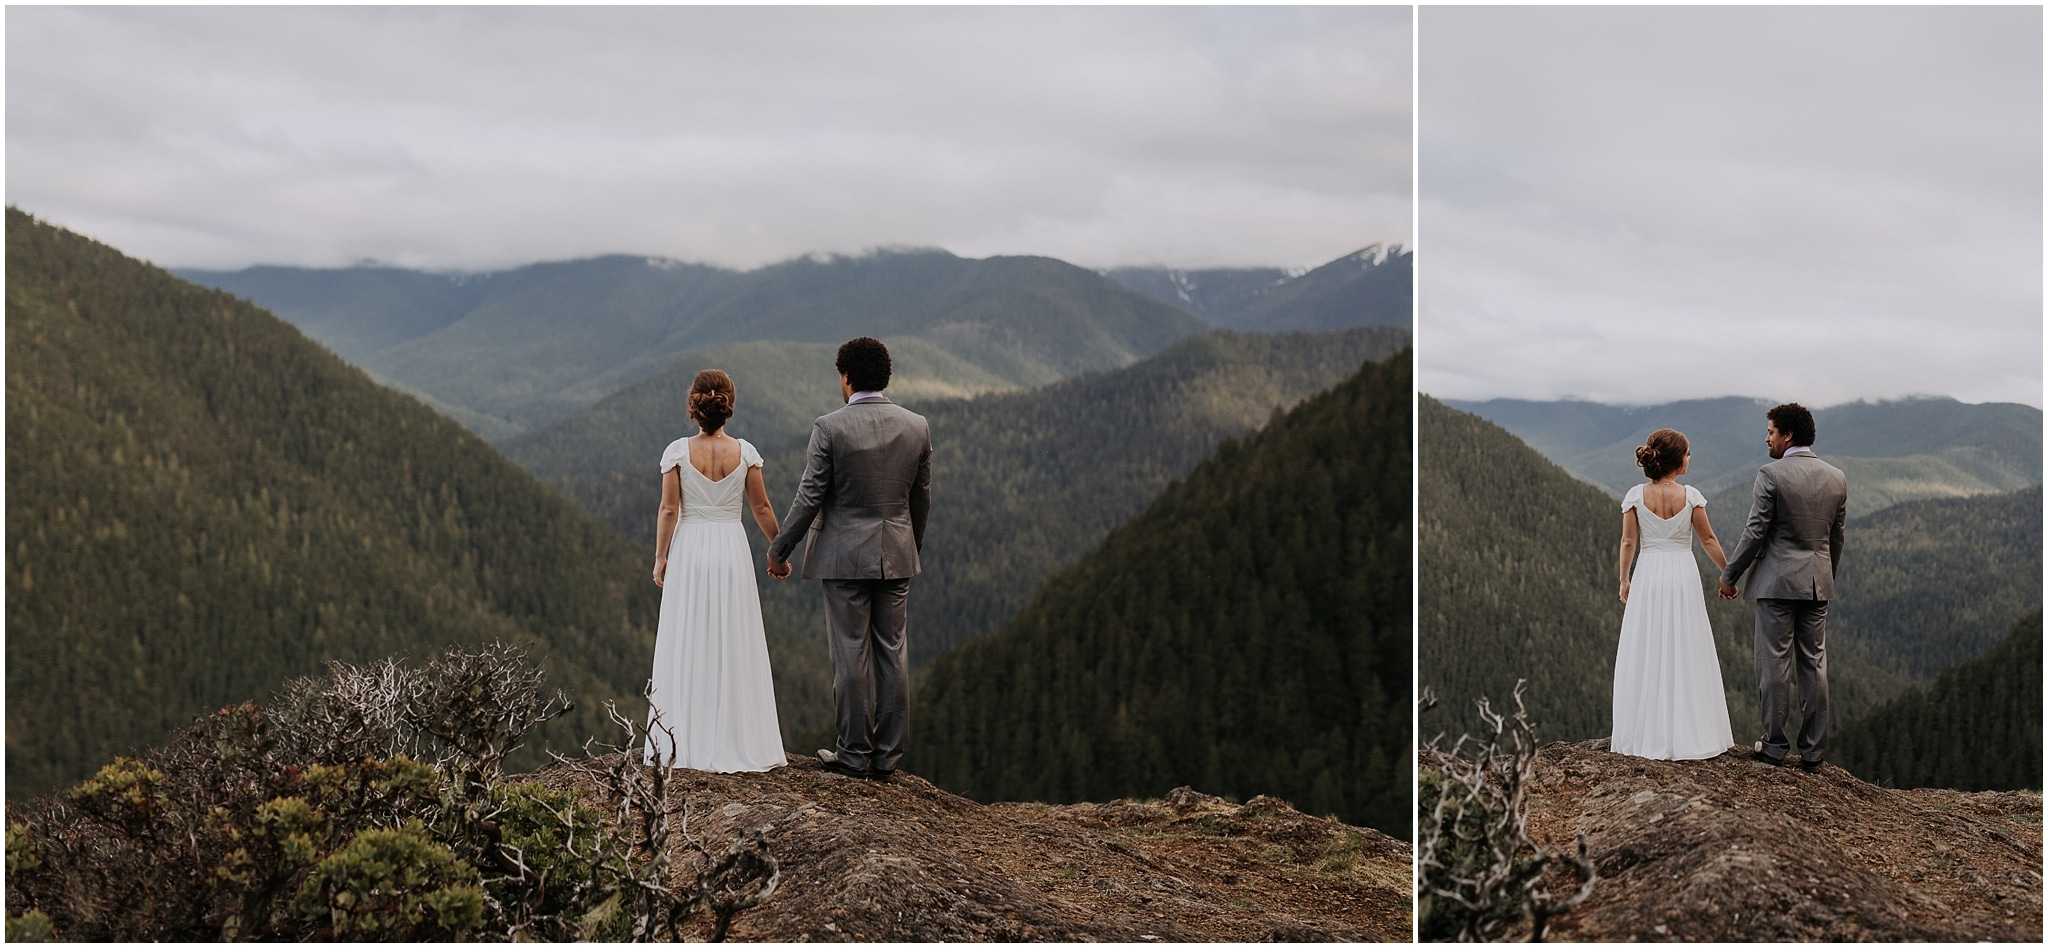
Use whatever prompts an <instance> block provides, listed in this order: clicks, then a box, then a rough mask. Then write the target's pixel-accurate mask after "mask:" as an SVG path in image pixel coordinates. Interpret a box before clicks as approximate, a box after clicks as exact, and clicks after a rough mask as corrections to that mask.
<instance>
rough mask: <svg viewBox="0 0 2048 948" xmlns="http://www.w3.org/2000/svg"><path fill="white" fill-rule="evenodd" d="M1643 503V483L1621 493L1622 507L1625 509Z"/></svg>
mask: <svg viewBox="0 0 2048 948" xmlns="http://www.w3.org/2000/svg"><path fill="white" fill-rule="evenodd" d="M1642 505H1643V485H1641V484H1637V485H1636V486H1634V487H1631V488H1629V489H1628V493H1626V494H1623V495H1621V509H1623V510H1629V509H1631V508H1635V507H1640V506H1642Z"/></svg>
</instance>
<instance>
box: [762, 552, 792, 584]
mask: <svg viewBox="0 0 2048 948" xmlns="http://www.w3.org/2000/svg"><path fill="white" fill-rule="evenodd" d="M767 557H768V575H770V576H773V577H775V578H776V579H788V578H789V573H790V566H789V563H788V561H786V560H785V561H781V562H777V561H776V559H775V554H773V553H770V554H767Z"/></svg>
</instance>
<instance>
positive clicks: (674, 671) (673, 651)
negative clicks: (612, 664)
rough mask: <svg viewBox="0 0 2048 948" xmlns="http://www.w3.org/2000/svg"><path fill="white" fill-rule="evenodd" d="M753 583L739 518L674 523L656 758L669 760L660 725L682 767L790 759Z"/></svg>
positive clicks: (653, 720)
mask: <svg viewBox="0 0 2048 948" xmlns="http://www.w3.org/2000/svg"><path fill="white" fill-rule="evenodd" d="M754 583H755V580H754V555H753V552H752V551H751V550H750V549H748V547H747V538H746V534H745V532H744V528H743V527H741V525H740V524H739V522H738V521H736V520H698V519H690V518H688V517H685V519H684V520H683V521H682V522H680V523H677V524H676V532H675V537H674V539H673V540H672V541H671V543H670V546H669V559H668V573H667V574H666V576H665V577H664V580H663V585H662V591H661V620H660V627H659V631H658V633H657V634H656V637H655V643H654V672H653V675H652V678H653V690H652V694H651V696H650V697H651V704H652V708H651V709H650V711H649V722H650V724H649V729H650V731H651V732H652V733H651V734H650V737H649V742H648V748H647V761H648V762H649V763H667V762H668V761H667V757H668V752H669V750H670V746H671V745H670V743H669V735H668V734H667V733H664V731H663V728H667V729H669V731H672V732H673V734H674V743H673V749H674V752H675V760H674V765H675V766H677V767H687V768H690V769H692V770H709V771H716V772H719V773H733V772H736V771H760V770H768V769H770V768H774V767H780V766H783V765H784V764H785V763H787V761H786V760H785V759H784V757H783V747H782V729H781V725H780V724H779V722H777V720H776V716H775V684H774V678H773V676H772V675H771V674H770V673H769V666H768V641H767V636H766V633H765V632H764V630H763V628H762V625H761V597H760V592H759V590H758V589H757V588H756V587H755V585H754ZM657 716H658V718H657ZM657 722H658V723H657Z"/></svg>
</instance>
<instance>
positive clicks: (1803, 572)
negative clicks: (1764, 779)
mask: <svg viewBox="0 0 2048 948" xmlns="http://www.w3.org/2000/svg"><path fill="white" fill-rule="evenodd" d="M1764 418H1765V419H1766V423H1765V428H1764V445H1765V446H1766V447H1768V448H1769V449H1770V452H1771V457H1772V459H1773V460H1772V461H1771V463H1769V464H1766V465H1764V466H1763V468H1762V469H1761V470H1759V471H1757V473H1756V489H1755V491H1754V498H1753V499H1752V500H1751V501H1750V506H1749V523H1748V524H1747V525H1745V526H1744V527H1743V528H1742V539H1740V540H1737V541H1736V543H1735V551H1734V552H1733V553H1730V554H1729V555H1728V566H1727V568H1726V569H1723V570H1722V571H1721V598H1723V599H1733V598H1735V597H1736V595H1737V594H1738V592H1739V593H1740V595H1742V596H1743V597H1744V598H1746V599H1754V600H1756V678H1757V690H1758V692H1759V697H1760V698H1761V700H1762V704H1763V717H1764V737H1763V740H1761V741H1758V742H1756V744H1755V745H1754V747H1753V748H1752V753H1753V755H1754V756H1755V757H1757V758H1758V759H1761V760H1763V761H1764V762H1765V763H1768V764H1773V765H1778V766H1782V765H1783V764H1784V763H1785V755H1786V753H1787V751H1789V750H1790V749H1791V747H1790V745H1789V744H1787V743H1786V740H1785V716H1786V706H1787V705H1788V704H1789V703H1790V700H1791V691H1792V666H1793V664H1794V662H1795V660H1796V661H1797V663H1798V666H1799V694H1800V696H1801V698H1802V702H1801V704H1802V710H1803V711H1805V713H1806V718H1805V721H1804V722H1803V723H1802V724H1801V725H1800V727H1799V766H1800V767H1801V768H1802V769H1804V770H1806V771H1807V772H1808V773H1811V772H1813V771H1815V770H1819V769H1820V766H1821V760H1822V757H1823V756H1824V755H1826V753H1827V749H1828V656H1827V624H1828V601H1829V600H1831V599H1833V598H1835V570H1836V568H1837V567H1838V566H1840V565H1841V562H1842V520H1843V518H1844V516H1845V515H1846V513H1847V512H1848V501H1849V481H1848V479H1847V478H1846V477H1844V476H1843V475H1842V472H1841V470H1840V469H1839V468H1837V467H1835V466H1834V465H1832V464H1829V463H1828V462H1826V461H1823V460H1821V459H1820V458H1818V457H1816V456H1815V455H1814V453H1813V413H1812V412H1810V411H1807V410H1806V409H1805V408H1804V407H1803V406H1801V405H1800V404H1799V403H1797V402H1793V403H1790V404H1785V405H1779V406H1778V407H1776V408H1773V409H1771V410H1770V411H1768V412H1765V413H1764ZM1752 564H1754V568H1753V569H1752ZM1745 569H1750V570H1751V572H1750V574H1749V582H1747V583H1745V584H1743V588H1742V589H1741V590H1739V591H1738V590H1737V588H1736V580H1738V579H1740V578H1741V577H1742V571H1743V570H1745Z"/></svg>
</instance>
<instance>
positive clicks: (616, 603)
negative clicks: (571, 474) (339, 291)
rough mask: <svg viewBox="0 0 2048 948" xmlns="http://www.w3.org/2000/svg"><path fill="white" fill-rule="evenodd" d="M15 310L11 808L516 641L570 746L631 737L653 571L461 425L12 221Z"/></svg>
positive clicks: (185, 289)
mask: <svg viewBox="0 0 2048 948" xmlns="http://www.w3.org/2000/svg"><path fill="white" fill-rule="evenodd" d="M6 306H7V537H8V541H9V543H10V544H11V545H12V546H11V549H10V550H9V554H10V555H9V556H8V558H7V563H8V573H7V587H6V588H7V607H6V608H7V777H8V783H7V790H8V793H9V794H10V795H30V794H36V793H41V792H46V791H49V790H53V789H56V788H58V787H60V786H63V785H65V784H67V783H69V782H72V781H75V780H78V779H80V778H83V777H84V776H86V775H88V774H90V773H91V772H92V771H93V770H94V769H95V768H97V767H99V766H100V765H102V764H105V763H108V762H110V761H111V760H112V759H113V757H114V756H115V755H116V754H122V753H130V752H133V751H134V750H136V749H138V748H140V747H144V746H148V745H150V744H153V743H156V742H159V741H161V740H162V739H164V738H165V737H166V736H167V735H169V734H170V733H171V732H172V731H173V730H174V729H176V728H179V727H182V726H184V725H186V724H188V723H190V721H191V720H192V718H193V717H194V716H195V715H198V714H202V713H205V712H209V711H212V710H214V709H216V708H218V707H220V706H222V705H225V704H229V703H237V702H242V701H249V700H261V699H263V698H265V697H266V696H268V695H270V694H272V693H273V692H274V691H276V690H277V688H278V687H279V686H280V685H281V684H282V683H283V682H285V681H286V680H287V679H289V678H292V677H295V676H300V675H307V674H312V673H317V672H320V671H321V670H322V669H323V663H324V662H325V661H327V660H329V659H345V660H351V661H358V662H367V661H373V660H376V659H380V658H383V657H385V656H386V655H389V654H392V653H395V652H404V653H410V654H411V655H412V656H413V657H414V658H415V659H416V660H421V661H424V660H425V659H428V658H431V657H433V656H435V655H437V654H438V653H439V652H440V651H441V650H442V649H443V648H444V647H446V646H449V645H455V644H464V645H476V644H480V643H484V642H488V641H491V640H494V639H496V640H503V641H508V642H518V643H524V644H526V645H527V646H529V647H530V648H531V649H532V650H533V652H534V654H535V655H536V657H537V658H539V659H540V661H541V662H542V663H543V665H544V667H545V668H546V669H547V671H548V672H549V674H550V679H551V681H552V682H553V683H554V684H556V685H560V686H562V687H564V688H566V689H568V690H569V691H570V692H571V693H572V695H573V697H574V698H575V700H576V701H577V703H578V705H579V712H578V713H577V714H576V715H575V716H573V717H572V718H570V719H568V720H565V721H563V722H560V726H559V727H557V728H556V729H554V730H552V731H550V732H548V733H547V734H546V735H543V736H544V738H545V739H546V740H547V741H549V742H550V743H552V745H553V746H554V747H556V748H558V749H564V750H567V749H569V748H572V747H574V746H576V745H577V744H579V743H580V741H581V735H582V734H584V733H596V731H595V729H594V723H595V722H596V721H598V720H601V712H599V711H598V701H599V700H601V699H603V698H607V697H616V698H619V699H621V704H622V706H624V707H625V708H627V709H628V712H627V713H629V714H634V713H640V712H638V711H635V710H633V709H634V708H635V707H636V704H637V702H638V692H639V683H640V682H642V681H644V680H645V678H646V675H647V668H648V662H649V657H650V656H651V654H652V648H653V623H654V612H655V608H656V603H657V599H656V589H655V587H654V586H653V585H652V584H651V583H649V582H648V581H647V578H646V570H647V563H648V557H647V556H646V555H645V554H644V552H643V551H641V550H639V549H638V548H636V547H634V546H632V545H630V544H628V543H626V542H625V541H624V540H622V539H620V538H619V537H618V536H616V535H615V534H614V533H613V532H612V531H610V530H608V529H607V528H605V527H604V526H603V525H602V524H600V523H598V522H597V521H595V520H594V519H592V518H591V517H589V516H588V515H587V514H584V513H583V512H582V511H579V510H577V509H576V508H575V507H574V506H572V505H571V504H570V503H569V502H568V501H566V500H564V499H563V498H562V497H561V496H560V495H559V494H557V493H555V492H554V491H552V490H549V489H548V488H546V487H545V486H543V485H541V484H539V483H537V482H535V481H534V480H533V479H532V478H531V477H529V476H527V475H526V474H525V472H523V471H521V470H520V469H519V468H518V467H516V466H515V465H513V464H512V463H511V462H509V461H507V460H505V459H504V458H503V457H502V456H500V455H499V454H498V453H497V452H496V451H494V450H492V449H491V448H490V447H489V446H488V445H486V444H484V443H483V442H482V441H480V440H478V439H477V438H475V437H474V436H472V435H470V434H469V433H468V432H466V431H464V430H463V429H462V428H461V427H460V426H458V425H456V424H455V423H454V422H451V421H449V420H447V419H445V418H442V417H440V416H438V415H436V414H435V413H434V412H432V411H430V410H428V409H427V408H425V407H424V406H421V405H420V404H418V403H417V402H415V401H413V400H412V399H409V398H406V397H404V396H403V395H400V394H397V393H395V392H392V391H390V390H388V389H386V388H383V387H381V386H378V385H376V384H375V383H373V382H372V381H371V380H370V379H369V378H367V377H366V376H365V375H364V374H363V373H362V372H360V371H358V370H356V369H354V368H351V367H349V366H348V365H346V364H344V363H343V362H342V361H341V360H340V359H339V358H336V357H335V356H333V355H332V354H330V353H328V352H327V351H325V350H323V349H322V348H321V347H319V346H318V345H315V344H313V343H312V342H310V341H308V340H307V339H305V338H304V337H303V336H302V335H300V333H299V332H298V331H297V330H296V329H294V328H292V327H291V326H289V325H287V324H285V323H284V322H282V321H280V320H278V319H276V318H275V317H273V316H271V315H270V314H268V313H266V312H264V311H262V310H260V309H258V308H256V307H255V306H252V305H250V304H248V303H246V302H242V301H239V300H237V299H235V298H233V297H231V296H229V295H228V294H225V293H222V292H218V291H215V290H209V289H204V288H201V287H198V286H194V285H192V284H189V283H186V282H184V281H181V280H178V279H176V278H174V277H172V276H171V275H169V274H167V273H165V272H164V271H162V270H159V269H156V268H154V267H151V266H148V265H146V264H144V263H142V262H140V261H136V260H133V259H130V258H128V257H125V256H123V255H121V254H120V253H119V252H117V251H115V250H113V249H111V248H108V247H106V246H104V245H100V244H97V243H94V242H92V241H90V240H87V239H85V238H83V237H80V236H78V235H76V234H73V233H70V232H68V231H64V230H61V229H58V228H55V227H52V226H49V225H47V224H42V223H39V222H36V221H35V220H34V219H33V218H31V217H29V216H28V215H27V214H24V213H22V212H20V211H18V210H15V209H12V208H10V209H9V210H8V212H7V303H6ZM536 759H537V755H536Z"/></svg>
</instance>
